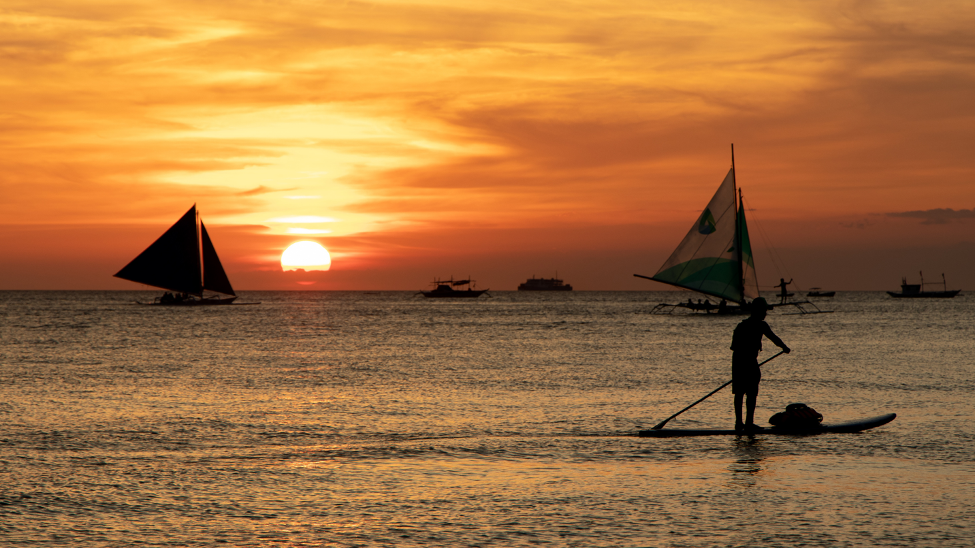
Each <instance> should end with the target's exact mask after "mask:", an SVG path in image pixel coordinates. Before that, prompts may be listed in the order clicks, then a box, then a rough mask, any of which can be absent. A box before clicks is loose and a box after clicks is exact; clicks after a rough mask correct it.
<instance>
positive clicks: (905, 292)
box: [886, 271, 960, 298]
mask: <svg viewBox="0 0 977 550" xmlns="http://www.w3.org/2000/svg"><path fill="white" fill-rule="evenodd" d="M941 275H943V290H925V286H926V285H927V284H938V283H925V282H923V272H922V271H920V272H919V284H918V285H910V284H906V278H905V277H903V278H902V292H894V291H892V290H887V291H886V292H888V293H889V296H892V297H893V298H953V297H954V296H956V295H957V294H959V293H960V291H959V290H947V289H946V274H943V273H941Z"/></svg>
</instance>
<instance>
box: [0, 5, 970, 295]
mask: <svg viewBox="0 0 977 550" xmlns="http://www.w3.org/2000/svg"><path fill="white" fill-rule="evenodd" d="M500 6H504V7H500ZM0 59H2V68H3V70H2V71H0V125H2V132H0V197H2V200H0V257H2V258H3V260H2V264H0V289H140V288H144V287H142V286H141V285H137V284H135V283H130V282H127V281H123V280H120V279H115V278H113V277H112V274H113V273H115V272H116V271H118V270H119V269H120V268H121V267H122V266H123V265H125V264H126V263H127V262H128V261H129V260H131V259H132V258H133V257H134V256H136V255H137V254H138V253H139V252H141V251H142V250H143V249H144V248H146V246H148V245H149V244H150V243H151V242H152V241H153V240H154V239H155V238H156V237H157V236H159V235H160V234H161V233H162V232H163V231H164V230H165V229H166V228H167V227H169V226H170V225H171V224H172V223H173V222H175V221H176V220H177V219H178V218H179V217H180V216H181V215H182V214H183V213H184V212H186V210H187V209H188V208H189V207H190V206H191V205H192V204H194V203H196V204H197V205H198V206H199V208H200V211H201V216H202V218H203V219H204V220H205V221H206V223H207V226H208V229H209V230H210V233H211V237H212V238H213V241H214V243H215V245H216V247H217V250H218V252H219V253H220V254H221V258H222V260H223V263H224V266H225V269H226V270H227V272H228V275H229V277H230V279H231V282H232V283H233V284H234V286H235V287H236V288H239V289H245V290H246V289H253V290H260V289H299V288H301V289H309V288H312V289H349V290H357V289H361V290H373V289H391V290H397V289H404V290H417V289H421V288H426V287H427V285H428V283H429V281H430V280H431V279H432V278H434V277H448V276H452V275H454V276H455V277H468V276H469V275H470V276H471V277H473V278H475V279H476V280H477V281H478V284H479V286H480V287H483V288H484V287H488V288H492V289H498V290H506V289H509V290H514V289H515V287H516V286H517V285H518V284H519V283H520V282H522V281H523V280H525V279H526V278H528V277H530V276H533V275H536V276H553V275H554V274H557V273H558V274H559V276H560V277H561V278H564V279H565V280H566V281H567V282H568V283H570V284H573V285H574V287H575V288H578V289H581V290H629V289H634V290H657V289H664V288H667V287H665V286H664V285H659V284H657V283H652V282H650V281H645V280H640V279H635V278H634V277H632V273H642V274H646V275H651V274H653V273H654V272H655V271H656V270H657V269H658V267H659V266H660V265H661V264H662V263H663V262H664V261H665V259H666V258H667V256H668V255H669V253H670V252H671V250H672V249H673V248H674V247H675V246H676V245H677V244H678V242H679V240H680V239H681V238H682V236H683V235H684V234H685V232H686V231H687V230H688V229H689V227H691V225H692V223H693V221H695V219H696V217H697V216H698V214H699V213H700V212H701V210H702V208H703V207H704V206H705V204H706V202H708V200H709V199H710V197H711V196H712V194H713V192H714V191H715V190H716V188H717V187H718V186H719V184H720V182H721V181H722V179H723V177H724V176H725V174H726V171H727V170H728V168H729V162H730V159H729V146H730V143H735V144H736V166H737V182H738V183H739V185H740V186H741V188H742V189H743V192H744V194H745V197H746V201H747V206H748V207H750V208H751V209H752V213H753V218H751V219H750V223H751V224H752V225H751V235H752V236H753V241H754V248H755V249H756V250H757V272H758V275H759V278H760V284H761V288H762V287H765V286H766V287H771V289H772V285H773V284H774V283H775V282H776V281H777V279H778V278H779V277H793V278H794V279H795V282H796V283H797V284H798V285H799V287H800V288H804V289H806V288H807V287H812V286H820V287H825V288H834V289H839V290H845V289H849V290H855V289H898V285H899V282H900V279H901V277H902V276H903V275H906V276H909V277H910V278H915V277H917V273H918V271H920V270H922V271H923V272H924V275H926V276H927V278H928V279H930V280H934V281H935V280H937V279H938V278H939V274H940V273H946V275H947V279H948V281H949V283H950V286H952V287H954V288H965V289H973V288H974V189H975V187H974V181H975V180H974V145H975V144H974V3H973V2H952V1H947V2H935V3H923V2H918V1H904V2H863V1H840V2H776V3H774V2H735V1H734V2H730V1H722V2H718V1H717V2H694V3H688V2H634V1H633V0H628V1H621V2H616V1H606V2H599V3H595V2H550V1H537V0H523V1H521V2H511V3H505V2H497V1H492V2H473V1H467V2H458V1H452V2H446V1H440V0H428V1H418V2H405V1H396V2H392V1H391V2H386V1H379V2H356V1H335V2H330V1H318V2H287V1H284V2H278V1H276V2H224V1H221V2H200V1H196V0H195V1H192V2H190V1H187V2H181V1H167V0H158V1H154V2H148V1H146V2H94V1H91V2H90V1H77V0H72V1H60V0H53V1H49V0H45V1H44V2H35V1H31V2H28V1H18V0H8V1H5V2H4V3H3V4H2V5H0ZM761 233H763V234H765V235H766V237H767V238H766V239H763V238H762V237H763V235H761ZM297 240H315V241H317V242H319V243H321V244H322V245H323V246H325V247H326V248H327V249H328V250H329V252H330V253H331V255H332V269H331V270H330V271H328V272H325V273H319V274H316V276H315V277H314V278H315V281H314V283H315V284H313V285H299V284H298V282H297V280H296V278H295V277H294V276H291V274H286V273H282V271H281V268H280V266H279V257H280V255H281V252H282V250H284V248H285V247H286V246H288V245H289V244H290V243H292V242H294V241H297ZM768 248H769V249H772V250H773V251H774V253H773V254H772V255H770V254H768V253H767V250H768ZM307 282H308V281H307Z"/></svg>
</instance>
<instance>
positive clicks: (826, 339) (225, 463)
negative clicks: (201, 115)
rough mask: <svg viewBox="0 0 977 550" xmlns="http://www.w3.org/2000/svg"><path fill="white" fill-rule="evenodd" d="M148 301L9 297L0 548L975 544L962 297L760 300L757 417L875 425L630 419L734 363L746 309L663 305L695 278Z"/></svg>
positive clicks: (713, 381) (966, 321) (1, 382)
mask: <svg viewBox="0 0 977 550" xmlns="http://www.w3.org/2000/svg"><path fill="white" fill-rule="evenodd" d="M157 295H159V293H158V292H151V291H142V290H140V291H133V292H121V291H113V292H54V291H51V292H34V291H17V292H12V291H5V292H0V546H3V547H453V548H456V547H973V546H974V544H975V541H974V529H975V516H974V513H975V512H974V502H975V487H974V479H975V472H974V449H975V442H974V426H975V419H974V372H975V368H974V365H975V360H974V349H975V340H974V336H975V329H974V311H975V308H974V293H973V292H963V293H961V295H960V296H958V297H956V298H952V299H895V298H890V297H889V296H888V295H887V294H885V293H884V292H839V293H838V294H837V295H836V296H835V297H834V298H821V299H814V298H812V301H813V300H817V301H816V302H815V305H816V307H817V308H818V309H820V310H821V311H824V312H826V313H823V314H812V315H802V314H791V313H798V312H799V310H798V309H797V308H796V307H793V306H787V307H778V308H776V309H775V310H774V311H772V312H771V313H770V315H769V316H768V318H767V321H768V323H769V324H770V326H771V328H772V329H773V331H774V332H776V334H777V335H779V336H780V337H781V338H783V340H784V341H785V342H786V343H787V344H788V345H789V346H790V347H791V349H792V352H791V353H790V354H789V355H781V356H779V357H777V358H776V359H774V360H772V361H770V362H769V363H767V364H766V365H764V366H763V371H764V375H763V382H762V383H761V386H760V395H759V399H758V405H757V421H758V423H759V424H766V423H767V419H768V418H769V417H770V416H771V415H772V414H773V413H775V412H778V411H781V410H783V409H784V408H785V407H786V405H788V404H790V403H797V402H802V403H806V404H807V405H809V406H810V407H813V408H814V409H815V410H817V411H818V412H820V413H821V414H822V415H823V416H824V421H825V422H826V423H833V422H844V421H849V420H857V419H861V418H867V417H873V416H877V415H881V414H885V413H896V414H897V415H898V416H897V418H896V419H895V420H894V421H893V422H891V423H889V424H887V425H884V426H881V427H878V428H874V429H871V430H868V431H865V432H862V433H855V434H821V435H806V436H786V435H769V434H766V435H763V434H761V435H740V436H734V435H728V436H710V437H687V438H671V439H651V438H641V437H637V434H638V432H639V430H641V429H648V428H650V427H652V426H654V425H655V424H657V423H658V422H659V421H661V420H663V419H665V418H667V417H668V416H670V415H672V414H674V413H675V412H678V411H679V410H681V409H682V408H684V407H686V406H687V405H689V404H690V403H692V402H694V401H695V400H697V399H699V398H701V397H703V396H704V395H706V394H708V393H709V392H710V391H712V390H714V389H716V388H717V387H719V386H721V385H722V384H724V383H725V382H726V381H728V380H729V378H730V353H731V352H730V351H729V345H730V338H731V335H732V331H733V327H734V326H735V325H736V323H737V322H738V321H739V320H740V317H738V316H711V315H710V316H707V315H692V314H687V313H686V314H683V313H680V312H676V313H674V314H672V315H658V314H655V313H653V310H654V309H655V306H656V305H658V304H659V303H662V302H676V301H684V300H687V299H689V298H693V299H696V300H697V299H701V298H702V296H695V295H693V294H686V293H683V292H578V291H573V292H550V293H547V292H517V291H506V292H499V291H489V293H488V294H486V295H483V296H482V297H481V298H478V299H427V298H424V297H423V296H420V295H418V294H417V293H415V292H242V293H241V297H240V298H239V302H243V303H242V304H241V305H232V306H212V307H198V308H182V307H148V306H142V305H138V304H137V303H136V302H137V301H139V300H152V298H153V297H154V296H157ZM802 299H803V298H802ZM769 300H770V301H775V300H776V299H775V298H774V297H772V296H771V297H770V298H769ZM829 311H830V313H827V312H829ZM775 351H777V348H776V347H775V346H773V345H772V344H768V345H766V346H765V349H764V350H763V351H762V352H761V354H760V358H761V359H764V358H766V357H769V356H771V355H773V354H774V352H775ZM732 402H733V398H732V394H731V393H729V392H728V388H727V389H724V390H722V391H720V392H719V393H717V394H716V395H714V396H712V397H710V398H709V399H707V400H705V401H704V402H702V403H701V404H699V405H697V406H696V407H693V408H692V409H690V410H689V411H687V412H685V413H683V414H681V415H679V416H678V417H676V418H675V419H674V420H671V421H670V422H669V423H668V426H667V427H668V428H731V427H732V426H733V422H734V417H733V411H732Z"/></svg>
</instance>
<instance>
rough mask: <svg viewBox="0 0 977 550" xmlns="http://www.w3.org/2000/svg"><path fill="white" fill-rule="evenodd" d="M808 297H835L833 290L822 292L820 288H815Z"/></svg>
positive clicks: (809, 292)
mask: <svg viewBox="0 0 977 550" xmlns="http://www.w3.org/2000/svg"><path fill="white" fill-rule="evenodd" d="M807 295H808V297H816V298H832V297H834V295H835V291H833V290H821V289H820V288H819V287H814V288H812V289H811V290H810V291H808V293H807Z"/></svg>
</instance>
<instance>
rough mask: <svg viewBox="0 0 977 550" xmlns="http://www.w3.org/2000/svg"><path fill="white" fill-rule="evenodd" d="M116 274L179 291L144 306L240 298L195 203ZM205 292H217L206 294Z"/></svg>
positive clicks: (220, 302) (219, 302) (222, 302)
mask: <svg viewBox="0 0 977 550" xmlns="http://www.w3.org/2000/svg"><path fill="white" fill-rule="evenodd" d="M201 250H202V251H203V254H202V255H201ZM201 257H202V259H203V265H201ZM114 277H118V278H120V279H125V280H127V281H133V282H136V283H142V284H144V285H149V286H155V287H157V288H162V289H164V290H172V291H173V292H176V293H177V294H171V293H169V292H166V293H164V294H163V296H161V297H158V298H156V299H155V300H153V301H152V302H150V303H144V305H160V306H202V305H227V304H230V303H231V302H233V301H234V300H236V299H237V295H236V294H235V293H234V288H233V287H231V282H230V281H229V280H228V279H227V274H226V273H224V267H223V266H222V265H221V261H220V258H218V257H217V251H216V250H215V249H214V243H213V242H211V240H210V235H208V234H207V228H206V227H204V222H203V220H198V215H197V205H196V204H194V205H193V206H192V207H191V208H190V210H187V213H186V214H184V215H183V217H181V218H180V219H179V220H177V222H176V223H175V224H173V226H172V227H170V228H169V229H167V230H166V232H165V233H163V234H162V235H161V236H160V238H158V239H156V241H155V242H153V244H151V245H149V247H148V248H146V250H144V251H143V252H142V254H140V255H138V256H136V257H135V259H133V260H132V261H131V262H129V263H128V264H127V265H126V266H125V267H123V268H122V269H121V270H119V272H118V273H116V274H115V275H114ZM204 291H211V292H214V293H218V294H214V295H211V296H204ZM221 295H227V296H221ZM140 303H142V302H140Z"/></svg>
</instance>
